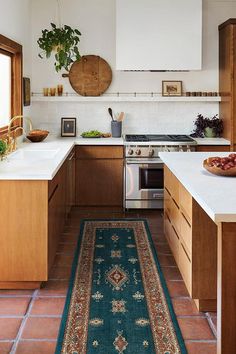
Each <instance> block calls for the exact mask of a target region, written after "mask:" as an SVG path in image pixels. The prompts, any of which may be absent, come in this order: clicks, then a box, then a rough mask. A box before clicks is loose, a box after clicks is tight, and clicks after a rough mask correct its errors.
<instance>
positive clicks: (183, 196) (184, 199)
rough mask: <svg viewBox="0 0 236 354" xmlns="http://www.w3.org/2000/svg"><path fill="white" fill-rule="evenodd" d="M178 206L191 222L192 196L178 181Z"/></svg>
mask: <svg viewBox="0 0 236 354" xmlns="http://www.w3.org/2000/svg"><path fill="white" fill-rule="evenodd" d="M179 206H180V209H181V210H182V212H183V214H184V216H185V217H186V219H187V220H188V222H189V223H190V224H191V222H192V196H191V194H189V192H188V191H187V190H186V188H184V186H183V185H182V184H181V183H179Z"/></svg>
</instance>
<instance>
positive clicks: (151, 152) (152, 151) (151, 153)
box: [148, 149, 154, 157]
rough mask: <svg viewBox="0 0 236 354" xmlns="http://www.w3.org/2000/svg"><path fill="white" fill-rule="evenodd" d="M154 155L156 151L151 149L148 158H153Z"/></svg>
mask: <svg viewBox="0 0 236 354" xmlns="http://www.w3.org/2000/svg"><path fill="white" fill-rule="evenodd" d="M153 155H154V150H153V149H149V151H148V156H149V157H152V156H153Z"/></svg>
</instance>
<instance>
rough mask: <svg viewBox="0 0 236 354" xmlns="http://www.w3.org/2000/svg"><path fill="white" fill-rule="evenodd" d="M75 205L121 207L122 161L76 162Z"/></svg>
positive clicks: (92, 160)
mask: <svg viewBox="0 0 236 354" xmlns="http://www.w3.org/2000/svg"><path fill="white" fill-rule="evenodd" d="M76 204H77V205H90V206H122V204H123V159H89V160H86V159H85V160H80V159H78V160H76Z"/></svg>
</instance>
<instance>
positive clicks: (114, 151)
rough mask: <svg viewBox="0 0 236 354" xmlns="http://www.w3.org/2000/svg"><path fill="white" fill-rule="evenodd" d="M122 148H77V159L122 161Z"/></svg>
mask: <svg viewBox="0 0 236 354" xmlns="http://www.w3.org/2000/svg"><path fill="white" fill-rule="evenodd" d="M123 155H124V153H123V146H105V145H104V146H77V147H76V158H77V159H78V158H79V159H110V158H111V159H122V158H123Z"/></svg>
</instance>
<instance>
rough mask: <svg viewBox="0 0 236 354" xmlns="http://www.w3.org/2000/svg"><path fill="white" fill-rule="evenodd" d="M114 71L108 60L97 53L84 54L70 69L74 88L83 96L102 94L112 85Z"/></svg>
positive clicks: (70, 77) (70, 79)
mask: <svg viewBox="0 0 236 354" xmlns="http://www.w3.org/2000/svg"><path fill="white" fill-rule="evenodd" d="M111 79H112V71H111V68H110V65H109V64H108V63H107V62H106V60H104V59H102V58H101V57H99V56H97V55H84V56H82V57H81V59H80V60H79V61H75V62H74V63H73V64H72V66H71V68H70V71H69V81H70V84H71V86H72V87H73V89H74V90H75V91H76V92H77V93H79V94H80V95H82V96H100V95H101V94H103V93H104V92H105V91H106V90H107V89H108V87H109V86H110V83H111Z"/></svg>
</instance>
